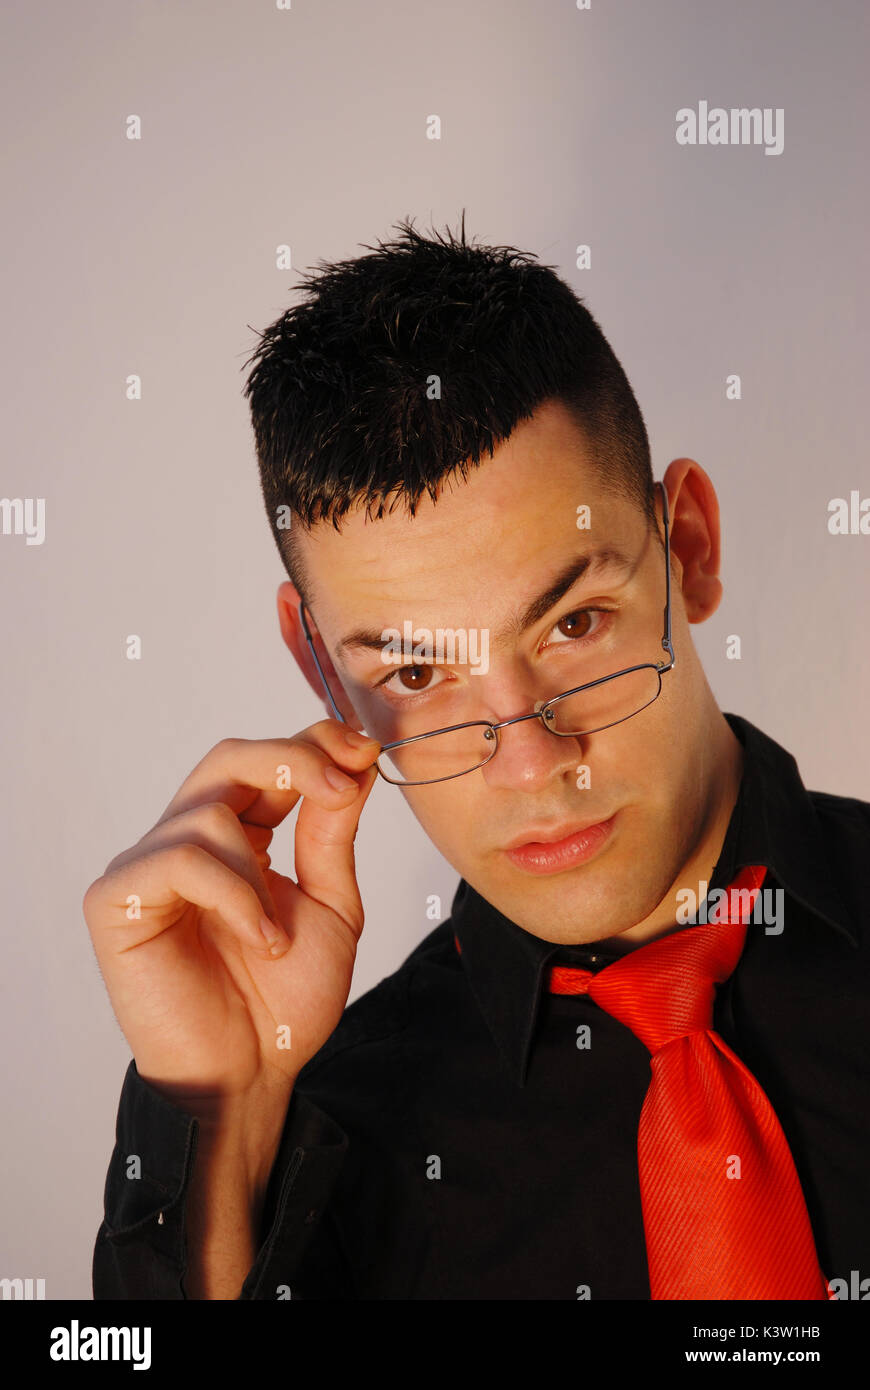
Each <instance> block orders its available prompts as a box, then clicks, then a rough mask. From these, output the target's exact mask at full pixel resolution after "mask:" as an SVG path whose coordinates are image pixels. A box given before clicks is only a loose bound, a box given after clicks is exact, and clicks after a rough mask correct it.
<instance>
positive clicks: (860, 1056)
mask: <svg viewBox="0 0 870 1390" xmlns="http://www.w3.org/2000/svg"><path fill="white" fill-rule="evenodd" d="M726 718H727V719H728V722H729V724H730V725H731V728H732V729H733V730H734V732H735V734H736V735H737V737H738V738H739V739H740V741H741V743H742V744H743V748H744V767H743V775H742V779H741V784H740V791H739V795H738V799H737V802H736V804H735V807H734V811H733V813H732V816H731V819H730V822H729V826H728V830H727V833H726V836H725V840H724V843H723V846H722V852H721V854H720V857H719V861H718V863H717V865H716V869H715V871H714V874H713V876H712V877H711V880H710V890H712V889H713V888H714V887H727V886H728V884H730V883H731V881H732V880H733V879H734V877H735V876H736V874H737V872H738V871H739V870H740V869H741V868H743V867H744V866H746V865H749V864H764V865H766V866H767V869H768V875H767V878H766V880H765V885H764V886H765V888H774V889H776V888H782V890H783V892H784V899H783V909H784V910H783V921H784V929H783V930H782V932H781V933H779V934H776V933H775V932H770V931H768V930H767V929H766V927H765V926H764V925H761V924H750V926H749V928H748V930H747V936H746V945H745V947H744V951H743V954H742V956H741V959H740V961H739V962H738V965H737V968H736V969H735V971H734V973H733V975H732V977H731V979H730V980H729V981H727V982H726V984H725V985H723V986H722V987H720V989H719V991H718V993H717V997H716V1005H715V1014H714V1024H715V1026H716V1028H717V1029H718V1030H719V1032H720V1033H721V1034H722V1036H723V1037H724V1039H725V1040H726V1042H727V1043H728V1044H729V1045H730V1046H731V1047H732V1048H733V1049H734V1051H735V1052H737V1054H738V1055H739V1056H740V1057H741V1058H742V1059H743V1061H744V1062H745V1063H746V1065H747V1066H748V1067H749V1068H750V1070H751V1071H752V1072H753V1073H754V1075H755V1076H756V1078H757V1079H758V1081H759V1082H760V1084H761V1086H762V1087H763V1089H764V1090H765V1092H766V1094H767V1096H768V1097H769V1099H770V1101H771V1103H772V1104H773V1106H774V1109H775V1111H776V1113H777V1115H778V1117H779V1120H780V1123H781V1125H782V1127H783V1130H784V1131H785V1135H786V1138H787V1140H788V1142H789V1145H790V1148H791V1152H792V1155H793V1157H794V1160H795V1164H796V1167H797V1170H798V1175H799V1177H800V1180H801V1183H802V1186H803V1191H804V1196H805V1198H806V1202H807V1208H808V1211H809V1215H810V1220H811V1222H812V1226H813V1231H814V1233H815V1238H816V1246H817V1250H818V1254H819V1259H820V1263H821V1267H822V1270H823V1272H824V1274H825V1275H826V1277H827V1278H828V1279H832V1278H844V1279H845V1280H846V1281H847V1282H848V1281H849V1279H850V1272H851V1271H853V1270H857V1271H859V1272H860V1275H861V1277H862V1278H863V1277H866V1276H870V1199H868V1195H867V1191H868V1176H867V1175H868V1163H870V1142H868V1141H870V1068H868V1057H867V1054H868V1047H867V1043H868V1012H870V1011H868V1005H870V931H868V928H870V909H868V904H870V804H868V803H867V802H863V801H858V800H855V799H852V798H848V797H839V796H832V795H829V794H827V793H822V792H807V791H806V790H805V789H804V787H803V784H802V782H801V780H800V776H799V773H798V768H797V764H796V763H795V760H794V759H793V758H792V756H791V755H790V754H789V753H787V752H786V751H785V750H784V749H783V748H781V747H780V746H779V745H778V744H777V743H775V742H773V740H771V739H770V738H768V737H767V736H766V735H765V734H763V733H762V732H761V731H760V730H759V729H757V728H755V727H754V726H753V725H752V724H750V723H749V722H748V721H747V720H745V719H741V718H739V717H738V716H736V715H726ZM454 932H455V933H456V934H457V936H458V938H459V941H460V944H461V947H462V953H461V956H460V954H459V953H458V952H457V950H456V946H455V943H454ZM612 958H613V956H612V954H611V951H610V950H608V944H607V942H606V941H605V942H596V943H594V944H593V945H591V946H582V947H581V946H577V947H565V946H560V945H558V944H554V943H552V942H547V941H542V940H541V939H540V938H539V937H536V936H532V935H531V934H530V933H528V932H526V931H524V930H523V929H522V928H521V927H519V926H518V925H516V924H515V923H514V922H511V921H509V920H508V919H507V918H506V917H504V916H502V914H501V913H499V912H498V911H497V910H496V909H495V908H494V907H492V906H491V905H490V904H489V903H488V902H486V901H485V900H484V899H483V898H481V897H480V895H479V894H478V893H476V892H475V891H474V890H473V889H472V888H471V887H470V886H469V885H468V884H467V883H466V882H465V881H464V880H462V881H460V884H459V888H458V890H457V892H456V896H455V898H454V900H453V906H452V914H451V916H450V918H448V919H447V920H446V921H445V922H443V923H441V924H439V925H438V926H437V927H436V928H435V929H434V930H433V931H432V932H431V933H430V934H429V935H428V936H427V937H426V938H425V939H424V940H423V941H422V942H421V943H420V945H419V946H417V948H416V949H415V950H414V951H413V952H412V953H411V955H410V956H409V957H408V959H407V960H406V961H405V962H404V964H403V965H402V966H401V967H400V968H399V969H398V970H397V971H396V972H395V974H393V975H391V976H389V977H388V978H386V979H384V980H382V981H381V983H380V984H379V985H377V986H376V987H375V988H374V989H372V990H370V991H369V992H368V993H367V994H365V995H363V996H362V997H361V998H360V999H358V1000H356V1001H355V1002H354V1003H353V1004H352V1005H351V1006H350V1007H348V1008H347V1009H346V1010H345V1012H344V1015H343V1017H342V1019H341V1021H340V1023H339V1025H338V1027H337V1028H336V1029H335V1031H334V1033H333V1034H332V1036H331V1037H330V1038H329V1040H328V1041H327V1043H326V1044H325V1046H324V1047H323V1048H322V1049H321V1050H320V1052H318V1053H317V1055H316V1056H315V1057H314V1058H313V1059H312V1060H311V1061H310V1062H309V1063H308V1065H307V1066H306V1067H305V1068H304V1069H303V1071H302V1072H301V1073H300V1076H299V1077H298V1079H297V1083H296V1086H295V1088H294V1091H293V1096H292V1099H291V1102H290V1105H289V1107H288V1112H287V1118H286V1122H285V1127H284V1132H283V1136H282V1139H281V1144H280V1148H279V1151H278V1155H277V1158H276V1161H275V1165H274V1168H273V1170H272V1175H271V1179H270V1183H269V1188H268V1192H267V1197H266V1206H265V1211H264V1218H263V1223H262V1245H261V1247H260V1249H259V1253H258V1255H257V1259H256V1261H255V1263H254V1265H253V1267H252V1268H251V1270H250V1271H249V1273H248V1276H247V1278H246V1279H245V1282H244V1285H243V1287H242V1289H241V1291H240V1294H239V1297H240V1298H242V1299H277V1298H286V1297H288V1296H289V1297H291V1298H293V1299H300V1298H301V1299H346V1298H347V1299H350V1298H360V1299H571V1300H576V1299H578V1297H591V1299H593V1300H600V1299H648V1298H649V1296H650V1294H649V1281H648V1274H647V1262H646V1248H645V1243H644V1232H643V1221H642V1217H641V1207H640V1193H639V1188H638V1172H637V1130H638V1121H639V1116H640V1109H641V1105H642V1104H643V1100H644V1096H645V1094H646V1091H647V1088H648V1086H649V1081H650V1059H649V1053H648V1051H647V1049H646V1047H645V1046H644V1045H643V1044H642V1043H641V1042H640V1041H639V1040H638V1039H637V1038H636V1037H635V1036H634V1034H633V1033H632V1032H631V1031H630V1030H629V1029H628V1028H627V1027H625V1026H624V1025H623V1024H621V1023H619V1022H617V1021H616V1020H615V1019H613V1018H612V1017H611V1016H610V1015H609V1014H607V1013H605V1012H604V1011H602V1010H601V1009H599V1008H598V1006H597V1005H596V1004H595V1003H594V1001H592V1000H591V999H590V998H588V996H585V995H579V996H565V995H551V994H549V993H548V992H547V991H546V987H545V975H546V967H548V966H550V965H554V964H560V963H567V964H577V965H583V966H586V967H587V968H592V969H599V968H602V967H603V966H604V965H605V964H606V963H607V962H608V961H609V960H610V959H612ZM583 1024H588V1025H589V1027H590V1029H591V1034H590V1038H591V1046H588V1047H578V1045H577V1044H578V1032H577V1030H578V1028H579V1027H580V1026H581V1025H583ZM197 1129H198V1124H197V1121H196V1119H195V1118H193V1117H192V1116H189V1115H186V1114H185V1113H184V1112H183V1111H182V1110H180V1109H179V1108H178V1107H177V1106H176V1105H174V1104H173V1103H171V1102H170V1101H168V1100H166V1099H165V1098H164V1097H162V1096H161V1095H160V1094H159V1093H158V1092H157V1091H155V1090H154V1089H153V1087H151V1086H149V1085H148V1084H147V1083H145V1082H144V1081H142V1079H141V1077H139V1075H138V1072H137V1070H136V1065H135V1062H132V1061H131V1063H130V1065H129V1068H128V1070H127V1074H126V1077H125V1080H124V1086H123V1090H122V1093H121V1100H120V1106H119V1110H118V1120H117V1142H116V1146H115V1149H114V1152H113V1154H112V1159H111V1163H110V1167H109V1171H108V1175H107V1179H106V1188H105V1220H104V1222H103V1223H102V1225H101V1226H100V1230H99V1233H98V1235H97V1240H96V1247H95V1250H94V1262H93V1287H94V1296H95V1298H97V1299H106V1298H159V1299H183V1298H184V1297H185V1295H184V1292H183V1289H182V1278H183V1275H184V1270H185V1240H184V1206H185V1198H186V1193H187V1189H188V1185H189V1179H190V1173H191V1171H192V1164H193V1162H194V1161H195V1136H196V1133H197ZM131 1153H136V1154H139V1155H140V1157H141V1159H142V1177H141V1178H139V1179H128V1178H127V1176H126V1172H127V1166H128V1165H127V1162H126V1155H128V1154H131ZM161 1215H162V1220H161ZM853 1283H854V1281H853ZM868 1287H870V1285H868ZM586 1290H588V1293H587V1292H586Z"/></svg>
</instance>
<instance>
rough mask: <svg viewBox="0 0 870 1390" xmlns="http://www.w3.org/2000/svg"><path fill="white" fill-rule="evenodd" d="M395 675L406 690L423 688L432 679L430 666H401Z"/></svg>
mask: <svg viewBox="0 0 870 1390" xmlns="http://www.w3.org/2000/svg"><path fill="white" fill-rule="evenodd" d="M396 675H397V676H398V677H399V680H400V681H401V682H402V685H403V686H404V687H405V689H406V690H425V689H426V686H427V685H428V684H429V682H430V681H431V679H432V667H431V666H403V667H402V669H401V671H397V672H396Z"/></svg>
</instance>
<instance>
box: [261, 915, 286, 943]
mask: <svg viewBox="0 0 870 1390" xmlns="http://www.w3.org/2000/svg"><path fill="white" fill-rule="evenodd" d="M260 931H261V932H262V933H263V936H264V937H265V938H266V945H267V946H268V947H269V949H270V950H271V949H272V948H273V947H275V946H279V945H280V944H281V943H282V941H283V940H284V932H283V931H282V930H281V928H280V927H276V926H275V923H274V922H270V920H269V918H268V917H267V916H266V915H265V913H262V912H261V913H260Z"/></svg>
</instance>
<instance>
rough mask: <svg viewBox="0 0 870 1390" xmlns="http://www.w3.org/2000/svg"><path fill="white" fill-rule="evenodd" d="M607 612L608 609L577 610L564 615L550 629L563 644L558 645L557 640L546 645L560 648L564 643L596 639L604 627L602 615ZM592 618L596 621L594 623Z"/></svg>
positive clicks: (609, 610)
mask: <svg viewBox="0 0 870 1390" xmlns="http://www.w3.org/2000/svg"><path fill="white" fill-rule="evenodd" d="M609 612H611V609H609V608H577V609H575V611H574V612H573V613H566V614H565V616H564V617H563V618H560V619H559V621H558V622H557V623H555V624H554V626H553V627H552V628H551V629H550V632H551V633H554V632H558V633H559V634H560V636H561V638H562V639H563V642H562V643H560V642H559V639H558V638H557V639H556V641H555V642H551V643H548V644H547V645H552V646H560V645H562V644H563V643H564V642H582V641H583V640H584V639H591V638H593V637H596V636H597V635H598V633H599V632H600V631H601V629H602V627H603V626H604V622H605V619H604V617H603V616H602V615H603V614H606V613H609ZM593 617H594V618H596V619H597V621H596V622H594V623H593V621H592V620H593Z"/></svg>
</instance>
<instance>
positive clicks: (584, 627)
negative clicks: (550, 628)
mask: <svg viewBox="0 0 870 1390" xmlns="http://www.w3.org/2000/svg"><path fill="white" fill-rule="evenodd" d="M591 617H592V615H591V613H590V612H589V610H588V609H581V610H580V612H578V613H568V614H566V615H565V617H564V618H560V619H559V621H558V622H557V624H556V627H557V628H558V629H559V631H560V632H561V634H562V636H563V637H585V636H586V634H587V632H588V631H589V626H590V620H591Z"/></svg>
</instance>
